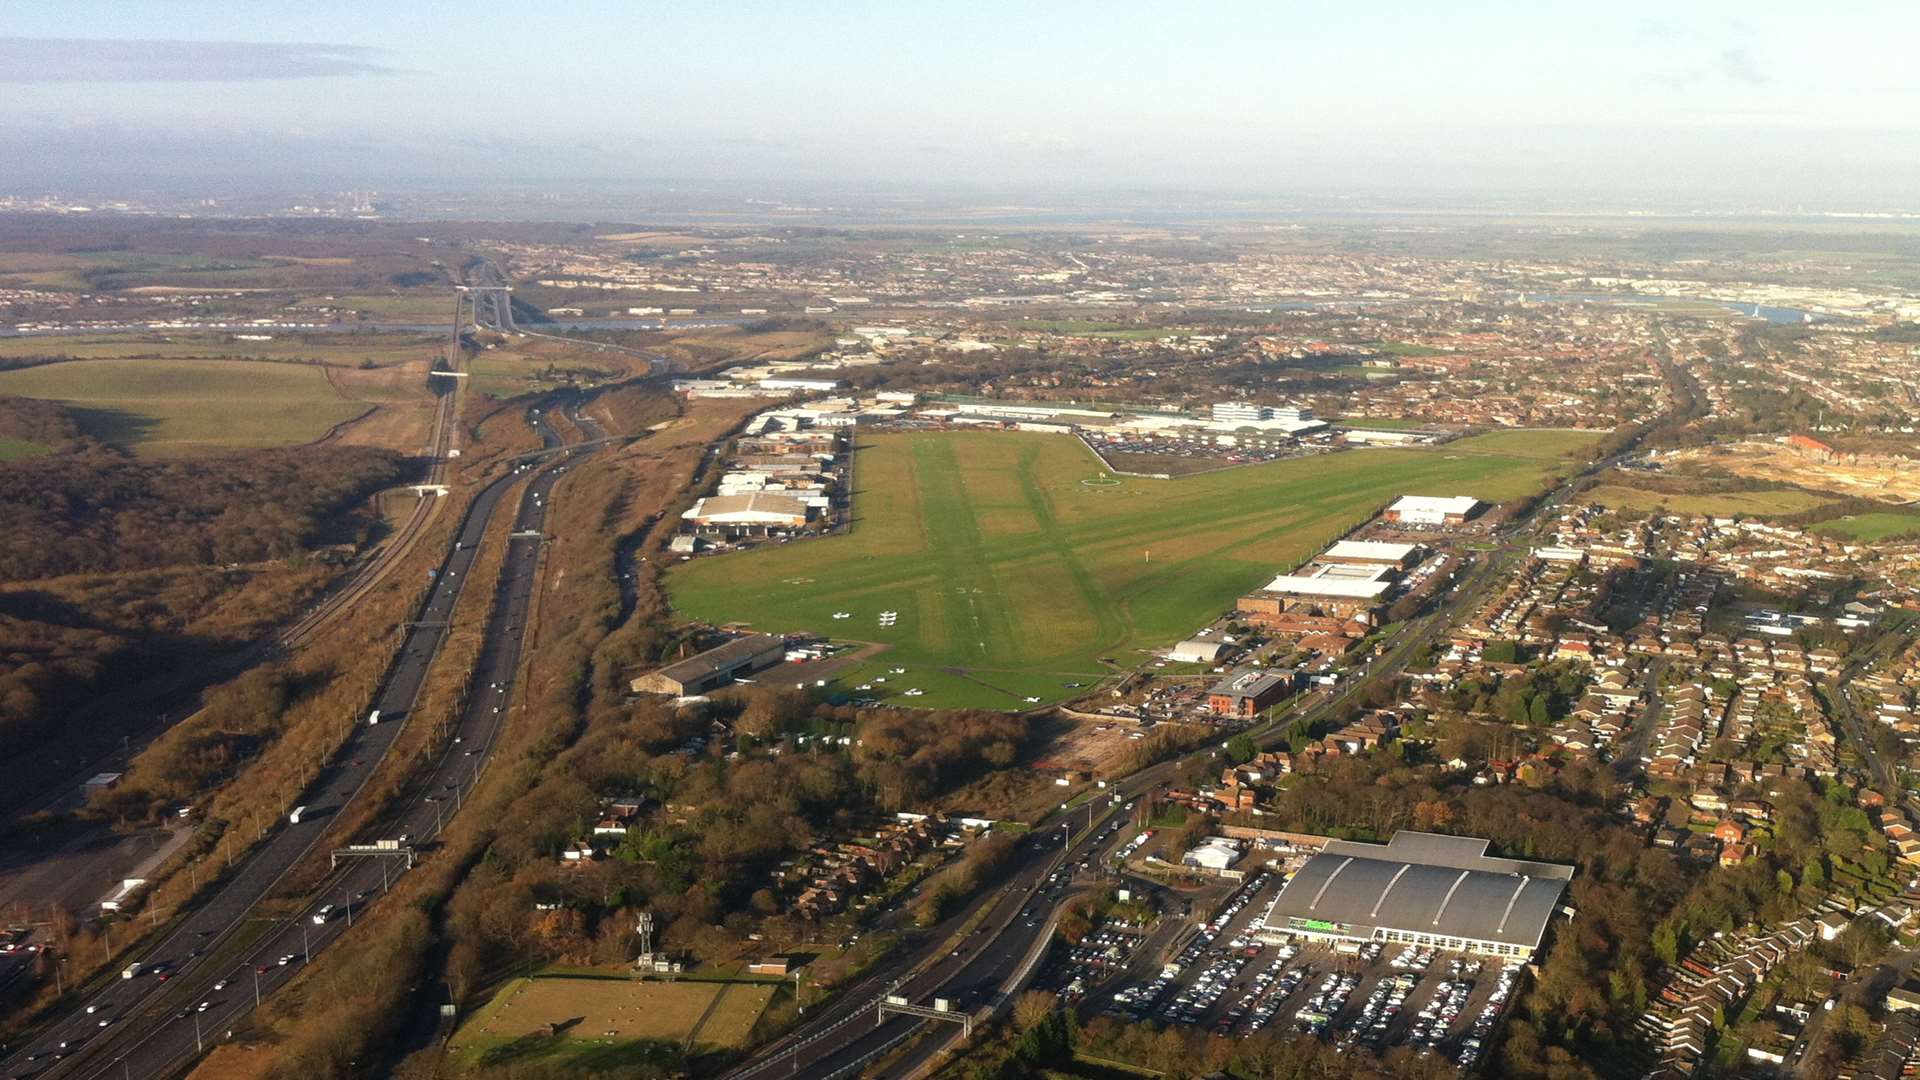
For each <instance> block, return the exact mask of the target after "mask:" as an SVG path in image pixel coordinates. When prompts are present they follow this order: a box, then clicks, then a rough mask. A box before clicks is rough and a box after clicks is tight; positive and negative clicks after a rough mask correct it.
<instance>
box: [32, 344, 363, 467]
mask: <svg viewBox="0 0 1920 1080" xmlns="http://www.w3.org/2000/svg"><path fill="white" fill-rule="evenodd" d="M0 394H18V395H21V396H24V397H37V398H50V399H52V400H55V401H59V402H62V403H64V404H66V405H68V406H70V407H71V408H72V409H73V410H74V413H75V418H76V419H77V420H78V421H79V423H80V427H81V429H82V430H83V431H85V432H86V433H87V434H88V435H91V436H93V437H94V438H97V439H99V440H101V441H102V442H106V443H111V444H113V445H115V446H122V447H126V448H128V449H131V450H133V451H134V452H136V453H138V454H140V455H142V456H150V457H178V456H182V455H188V454H198V453H207V452H210V451H220V450H237V449H244V448H249V447H258V446H287V445H292V444H297V443H305V442H312V441H313V440H314V439H317V438H319V437H320V436H322V435H324V434H326V432H327V429H328V428H331V427H332V426H333V425H335V424H338V423H341V422H343V421H346V420H351V419H353V418H354V417H356V416H359V415H360V414H362V413H364V412H366V411H367V409H368V407H369V406H368V405H367V404H366V403H364V402H355V401H348V400H346V399H345V398H343V397H342V396H341V395H340V394H339V393H338V392H337V391H336V390H335V389H334V388H333V386H332V384H330V383H329V382H328V381H327V377H326V373H325V372H324V371H323V370H321V369H320V368H319V367H317V366H311V365H302V364H273V363H263V362H258V361H248V360H157V359H156V360H74V361H66V362H62V363H57V364H43V365H41V366H39V367H30V368H21V369H18V370H14V371H0Z"/></svg>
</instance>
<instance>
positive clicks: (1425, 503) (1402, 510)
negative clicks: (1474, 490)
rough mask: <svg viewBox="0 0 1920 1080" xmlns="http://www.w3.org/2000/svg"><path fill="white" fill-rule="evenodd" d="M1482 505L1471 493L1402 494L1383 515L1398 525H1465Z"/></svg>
mask: <svg viewBox="0 0 1920 1080" xmlns="http://www.w3.org/2000/svg"><path fill="white" fill-rule="evenodd" d="M1480 507H1481V503H1480V500H1479V499H1476V498H1474V497H1473V496H1471V495H1454V496H1450V497H1448V498H1436V497H1433V496H1429V495H1402V496H1401V497H1400V498H1398V499H1396V500H1394V503H1393V505H1392V506H1389V507H1387V512H1386V513H1385V514H1384V515H1382V516H1384V517H1385V518H1386V520H1388V521H1390V522H1392V523H1394V524H1396V525H1465V524H1466V523H1467V522H1468V521H1469V520H1470V519H1472V517H1473V516H1474V515H1475V514H1478V513H1479V512H1480Z"/></svg>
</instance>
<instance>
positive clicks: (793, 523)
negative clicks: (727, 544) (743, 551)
mask: <svg viewBox="0 0 1920 1080" xmlns="http://www.w3.org/2000/svg"><path fill="white" fill-rule="evenodd" d="M807 509H808V508H807V503H806V500H804V499H800V498H797V497H795V496H792V495H784V494H779V493H775V492H768V491H751V492H742V493H740V494H736V495H710V496H708V497H706V498H704V499H701V500H699V501H698V502H696V503H694V504H693V506H692V507H691V508H690V509H688V510H687V511H686V512H685V513H683V514H681V515H680V516H681V517H682V518H684V519H686V520H687V521H689V522H691V523H692V524H693V525H694V526H695V527H697V528H701V529H708V530H712V531H715V532H725V533H731V534H733V535H737V536H738V535H748V534H752V533H761V534H765V533H768V532H772V531H775V530H783V529H797V528H800V527H801V526H803V525H805V524H806V523H807Z"/></svg>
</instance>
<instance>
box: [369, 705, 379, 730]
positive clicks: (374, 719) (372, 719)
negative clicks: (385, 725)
mask: <svg viewBox="0 0 1920 1080" xmlns="http://www.w3.org/2000/svg"><path fill="white" fill-rule="evenodd" d="M379 722H380V710H379V709H375V710H373V711H372V712H370V713H368V714H367V725H368V726H369V727H371V726H372V725H374V724H377V723H379Z"/></svg>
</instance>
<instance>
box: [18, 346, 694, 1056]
mask: <svg viewBox="0 0 1920 1080" xmlns="http://www.w3.org/2000/svg"><path fill="white" fill-rule="evenodd" d="M656 366H657V365H656ZM547 400H553V401H564V400H566V399H565V397H564V396H555V397H553V398H551V399H547ZM569 415H570V417H571V418H572V419H573V420H574V422H575V423H576V424H577V425H578V427H579V428H580V430H581V431H582V433H583V434H585V435H587V436H589V437H590V438H591V439H592V440H593V441H594V442H595V443H596V444H598V443H601V442H604V441H606V436H605V433H604V432H603V431H601V430H600V429H599V427H598V425H597V424H596V423H595V422H594V421H593V420H591V419H590V418H588V417H587V416H585V415H584V414H583V413H581V412H580V411H579V408H578V406H577V405H575V406H574V407H573V409H572V411H571V412H570V414H569ZM528 420H529V422H530V423H531V424H533V426H534V427H535V429H536V430H537V431H538V432H539V433H540V435H541V439H542V442H543V444H544V446H545V447H546V450H545V451H544V453H545V455H546V457H547V458H548V460H547V461H546V462H545V463H544V464H536V463H534V462H523V463H521V464H519V465H518V466H516V468H515V469H514V470H513V471H512V472H510V473H508V474H506V475H504V476H502V477H500V478H498V479H496V480H494V481H493V482H492V483H490V484H488V485H487V487H485V488H484V489H482V490H481V492H480V493H479V494H478V495H477V496H476V497H475V498H474V500H473V502H472V503H471V504H470V505H469V507H468V510H467V515H466V517H465V519H464V520H463V522H462V524H461V528H460V531H459V534H458V537H457V539H456V541H455V545H454V548H453V550H452V551H450V552H449V553H448V554H447V557H446V559H445V560H444V562H443V563H442V564H441V566H440V568H439V569H438V570H437V571H435V572H434V573H435V583H434V586H433V588H432V589H431V591H430V593H429V595H428V597H427V599H426V602H425V604H424V605H423V607H422V608H421V610H420V612H419V613H418V615H417V617H416V620H415V621H414V622H413V623H411V624H409V626H408V627H407V633H406V636H405V639H404V641H403V643H402V645H401V648H400V650H399V652H398V653H397V654H396V656H395V658H394V660H393V662H392V665H391V666H390V668H389V671H388V674H387V676H386V678H385V679H384V681H383V682H382V684H381V689H380V692H379V693H378V695H377V696H376V700H375V706H374V707H375V708H376V709H378V710H379V713H380V720H381V722H380V723H378V724H371V723H366V722H364V718H360V717H354V718H351V720H350V721H349V722H351V723H352V725H353V726H352V730H351V732H350V733H349V735H348V738H347V741H346V743H345V744H344V745H343V746H342V747H341V749H340V750H339V751H338V752H337V753H336V754H335V755H334V757H333V759H332V760H331V761H330V762H329V763H328V764H326V765H324V766H322V767H321V768H320V769H319V770H318V771H317V775H316V776H315V778H314V779H313V780H312V781H311V782H310V784H309V785H308V787H307V789H306V791H305V793H304V794H302V796H301V797H300V802H301V803H303V804H304V805H305V807H306V810H305V812H304V813H303V814H302V816H301V819H300V821H299V822H298V823H293V822H289V821H285V820H283V821H282V822H280V823H277V824H275V825H273V826H272V827H273V828H274V832H273V835H271V836H269V837H267V838H266V839H265V840H264V841H263V842H262V844H261V845H260V846H259V847H258V848H256V849H255V850H254V851H253V852H251V853H250V854H248V855H247V856H245V857H244V858H243V859H242V861H241V862H240V863H239V865H238V867H237V869H234V870H232V871H231V872H230V874H229V876H228V877H227V879H226V880H225V881H223V882H221V883H220V884H219V885H218V886H217V887H216V889H215V891H214V892H213V893H212V895H211V896H210V898H208V899H207V900H205V901H204V902H202V903H201V905H200V906H199V907H197V908H196V909H195V910H193V911H192V912H191V913H190V914H188V915H187V916H185V917H184V918H182V919H180V920H179V922H178V923H177V924H176V925H175V926H173V927H172V928H170V929H169V930H168V931H167V933H166V934H165V935H164V936H162V937H161V938H160V939H159V940H158V941H157V942H156V943H153V944H151V945H149V946H148V947H147V948H145V949H144V950H143V952H142V956H141V959H142V962H143V963H144V964H145V965H146V966H147V971H146V972H144V973H142V974H140V975H139V976H137V977H135V978H132V979H117V980H109V981H108V982H107V985H106V986H105V987H104V988H100V989H97V990H95V991H94V992H93V993H92V994H90V995H89V996H88V997H87V999H86V1004H87V1005H88V1006H89V1007H90V1008H89V1010H81V1011H75V1012H74V1013H73V1014H71V1015H69V1016H66V1017H65V1018H63V1019H62V1020H60V1021H58V1022H56V1023H53V1024H51V1025H48V1026H47V1027H46V1028H44V1029H43V1030H41V1031H39V1032H37V1033H36V1034H35V1036H34V1037H33V1039H32V1040H31V1041H30V1042H29V1043H27V1044H25V1045H23V1046H19V1047H15V1048H10V1049H11V1050H12V1052H11V1053H10V1054H9V1056H7V1057H6V1058H4V1059H0V1068H4V1070H5V1072H4V1075H7V1076H16V1077H17V1076H39V1075H45V1076H61V1077H68V1076H71V1077H89V1076H115V1077H131V1076H134V1075H139V1076H158V1075H162V1074H164V1073H165V1072H166V1071H167V1070H169V1069H170V1068H172V1067H173V1066H175V1065H176V1064H177V1063H179V1062H180V1061H182V1060H183V1059H185V1058H187V1057H189V1056H191V1055H193V1054H195V1053H197V1052H199V1051H200V1050H202V1049H204V1047H205V1045H206V1043H207V1042H208V1041H209V1039H210V1037H211V1034H212V1033H214V1032H220V1033H225V1032H227V1031H229V1030H231V1029H232V1028H233V1026H234V1024H235V1022H236V1021H237V1020H238V1019H240V1018H241V1017H243V1016H244V1015H245V1014H246V1013H247V1012H249V1011H250V1010H251V1009H253V1008H254V1007H255V1006H257V1005H258V1003H259V1002H260V1000H261V999H262V998H263V997H264V995H265V994H266V993H268V992H270V991H271V990H273V989H274V988H276V987H278V986H279V985H280V984H282V983H284V982H285V981H287V979H288V978H289V977H290V976H291V974H292V973H293V972H294V971H295V970H297V968H298V967H299V965H300V964H301V963H302V962H304V961H305V960H306V959H308V958H310V956H311V954H312V952H313V951H314V950H316V949H319V948H321V947H324V945H325V944H327V943H328V942H329V941H331V940H332V939H333V938H335V937H337V936H338V935H339V934H340V933H342V932H344V930H345V929H346V927H347V926H349V925H350V923H351V919H352V917H353V915H352V913H353V911H354V910H355V907H356V906H357V905H364V904H365V903H366V902H368V901H369V900H371V899H372V898H373V897H374V895H375V893H376V892H378V891H379V890H381V889H383V888H384V887H385V886H386V885H387V884H388V883H389V882H390V881H391V879H392V877H393V876H395V875H396V874H397V873H399V872H403V871H404V868H405V863H404V861H402V858H401V856H399V855H390V856H377V857H365V858H355V859H349V860H347V861H346V862H345V863H344V864H343V865H342V866H341V867H340V868H339V869H337V870H335V871H334V872H332V873H330V874H329V875H328V877H327V879H326V881H325V883H324V884H323V886H322V887H321V888H320V889H319V890H317V891H316V893H315V894H314V896H313V897H312V898H311V901H310V903H309V904H308V905H307V907H306V908H304V909H302V910H300V911H299V912H297V913H296V914H295V915H293V916H292V917H290V918H287V919H284V920H279V921H277V922H275V923H274V924H273V925H272V926H271V927H269V928H268V929H266V930H265V931H264V932H258V928H257V926H256V927H255V930H256V933H255V934H254V935H252V936H250V938H249V940H247V941H246V942H245V943H244V944H242V943H239V942H237V941H236V940H235V933H236V931H238V930H239V929H240V928H241V927H242V926H243V925H245V924H248V923H250V922H252V921H253V920H252V919H250V916H251V915H252V913H253V912H254V910H255V908H256V906H257V905H258V904H259V903H260V901H261V900H263V899H265V898H266V897H268V896H270V895H271V894H272V892H273V890H274V888H275V887H276V886H277V885H278V884H279V882H280V881H281V880H282V879H283V878H284V877H285V876H286V875H287V873H288V872H289V871H290V870H291V869H292V868H293V867H294V866H295V865H296V864H298V863H299V862H300V861H301V860H302V859H303V858H305V857H306V856H307V855H308V853H309V852H310V851H312V849H313V848H314V846H315V845H316V844H317V843H318V842H319V840H320V838H321V836H322V835H323V833H324V832H325V830H326V821H327V819H328V818H329V817H331V816H332V815H335V814H337V813H339V812H340V810H341V809H343V808H344V807H345V806H346V805H347V804H348V803H349V802H350V801H351V800H352V799H353V798H354V796H356V795H357V794H358V793H359V791H360V790H361V789H362V787H364V785H365V784H366V782H367V780H368V778H369V777H370V776H371V775H372V773H373V771H374V768H375V766H376V765H377V764H378V762H379V761H380V759H381V757H382V756H383V755H384V754H385V753H386V752H387V751H388V750H389V749H390V748H391V747H392V745H393V743H394V742H395V740H396V738H397V736H398V735H399V732H400V730H401V727H402V721H404V719H405V717H406V714H407V713H408V712H409V711H410V710H411V709H412V707H413V704H414V702H415V700H416V699H417V697H418V695H419V691H420V688H421V686H422V685H423V683H424V681H425V679H426V675H427V672H428V670H429V667H430V665H431V663H432V661H433V658H434V656H435V655H436V654H437V652H438V651H439V648H440V646H441V645H442V644H443V643H444V640H445V638H446V636H447V633H448V629H449V624H448V619H449V616H450V615H451V613H452V611H453V609H454V605H455V603H456V602H457V601H458V599H459V596H460V594H461V591H462V589H463V587H464V586H465V584H466V582H467V580H468V578H469V576H470V572H471V568H472V565H473V563H474V561H475V557H476V554H477V548H478V545H479V543H480V542H481V539H482V538H483V537H484V535H485V534H486V532H487V529H488V525H489V523H490V522H491V521H492V520H493V519H494V516H495V514H496V512H497V510H498V509H499V507H500V505H501V502H502V500H503V499H504V498H505V497H506V495H507V493H508V492H509V490H510V489H511V488H512V487H513V486H514V485H515V484H516V483H518V482H519V481H521V480H523V479H527V476H525V475H523V474H530V475H531V479H530V480H529V481H528V483H527V486H526V488H525V490H524V491H523V492H522V493H521V498H520V500H519V503H518V510H517V513H516V517H515V520H514V525H513V536H512V537H511V538H510V539H509V540H508V549H507V554H506V559H505V563H504V565H503V567H502V570H501V575H500V577H499V579H498V581H497V583H496V586H495V588H496V592H495V595H494V598H493V600H494V602H493V604H492V609H491V612H490V614H489V618H488V624H487V628H486V633H485V637H484V639H483V643H482V647H481V654H480V657H479V660H478V662H477V664H476V669H475V672H474V674H473V676H472V678H471V681H470V682H469V684H468V685H469V693H468V695H467V708H466V710H465V712H464V714H463V715H462V717H461V719H460V723H459V725H458V726H457V728H456V729H455V731H454V732H453V736H454V737H453V740H452V742H450V743H449V744H448V746H447V748H446V750H445V751H444V752H443V754H442V757H441V759H440V760H439V762H437V763H436V765H435V768H434V770H433V772H432V774H431V775H430V776H429V777H428V778H427V779H426V781H425V782H424V783H423V784H422V785H420V786H419V787H418V788H416V790H415V791H414V794H413V795H412V797H411V798H410V800H409V801H407V802H406V803H405V805H404V807H403V808H402V809H401V810H399V812H398V813H397V814H394V815H392V822H393V823H392V825H391V827H390V829H389V834H390V836H391V837H393V838H396V839H397V838H398V837H400V836H407V837H409V838H410V840H411V842H412V846H417V845H418V844H419V843H420V842H422V841H424V840H428V839H430V838H431V837H432V836H433V834H434V833H436V832H437V831H438V830H439V828H440V827H441V825H442V824H443V823H444V820H445V818H446V817H447V816H448V815H449V813H450V812H451V811H456V810H457V809H458V808H459V802H460V800H461V798H462V797H463V795H464V793H465V792H466V791H468V790H470V789H471V787H472V784H473V783H474V782H475V780H476V779H477V778H478V776H479V774H480V771H481V768H482V767H483V766H484V764H485V763H486V760H487V756H488V753H489V751H490V750H491V749H492V746H493V741H494V738H495V736H496V734H497V733H498V730H499V728H500V726H501V723H502V721H504V719H505V718H506V708H507V703H508V700H509V696H510V690H511V685H512V681H513V675H514V671H515V670H516V668H517V667H518V664H519V658H520V650H521V641H522V637H523V635H524V633H525V629H526V625H527V615H528V612H529V609H530V606H531V604H532V597H533V589H534V585H535V577H536V574H537V571H538V568H539V557H540V549H541V536H540V530H541V528H542V526H543V524H544V522H545V515H546V507H547V502H548V499H549V495H550V493H551V490H552V487H553V485H554V483H555V482H556V481H557V480H558V479H559V477H560V475H561V474H562V473H563V472H564V470H565V468H566V464H565V462H566V460H567V458H568V456H569V455H570V454H571V453H573V452H574V451H571V450H568V449H563V448H561V441H562V440H561V438H560V436H559V435H558V434H557V433H556V432H555V431H554V430H553V428H552V427H550V426H549V425H548V424H547V423H546V421H545V419H544V417H542V416H541V415H539V413H538V410H537V409H534V410H530V412H529V414H528ZM449 437H450V436H449ZM579 452H581V453H586V452H590V451H579ZM483 684H484V685H483ZM328 904H332V905H333V908H334V909H335V910H336V911H337V916H336V917H333V918H328V919H324V920H321V921H319V922H316V921H315V918H314V915H315V913H317V912H318V910H319V909H320V908H321V907H323V906H325V905H328ZM236 950H238V951H236ZM216 957H218V958H220V961H221V965H220V967H219V969H218V970H215V969H214V968H213V967H212V966H211V965H212V963H213V962H214V959H215V958H216ZM236 957H237V959H236ZM156 966H158V967H160V968H161V969H163V970H165V971H166V974H167V977H166V978H165V979H162V978H158V977H156V976H155V975H154V974H153V971H154V969H155V967H156ZM216 987H217V989H216ZM102 1021H105V1022H104V1023H103V1022H102ZM43 1069H44V1072H42V1071H40V1070H43Z"/></svg>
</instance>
